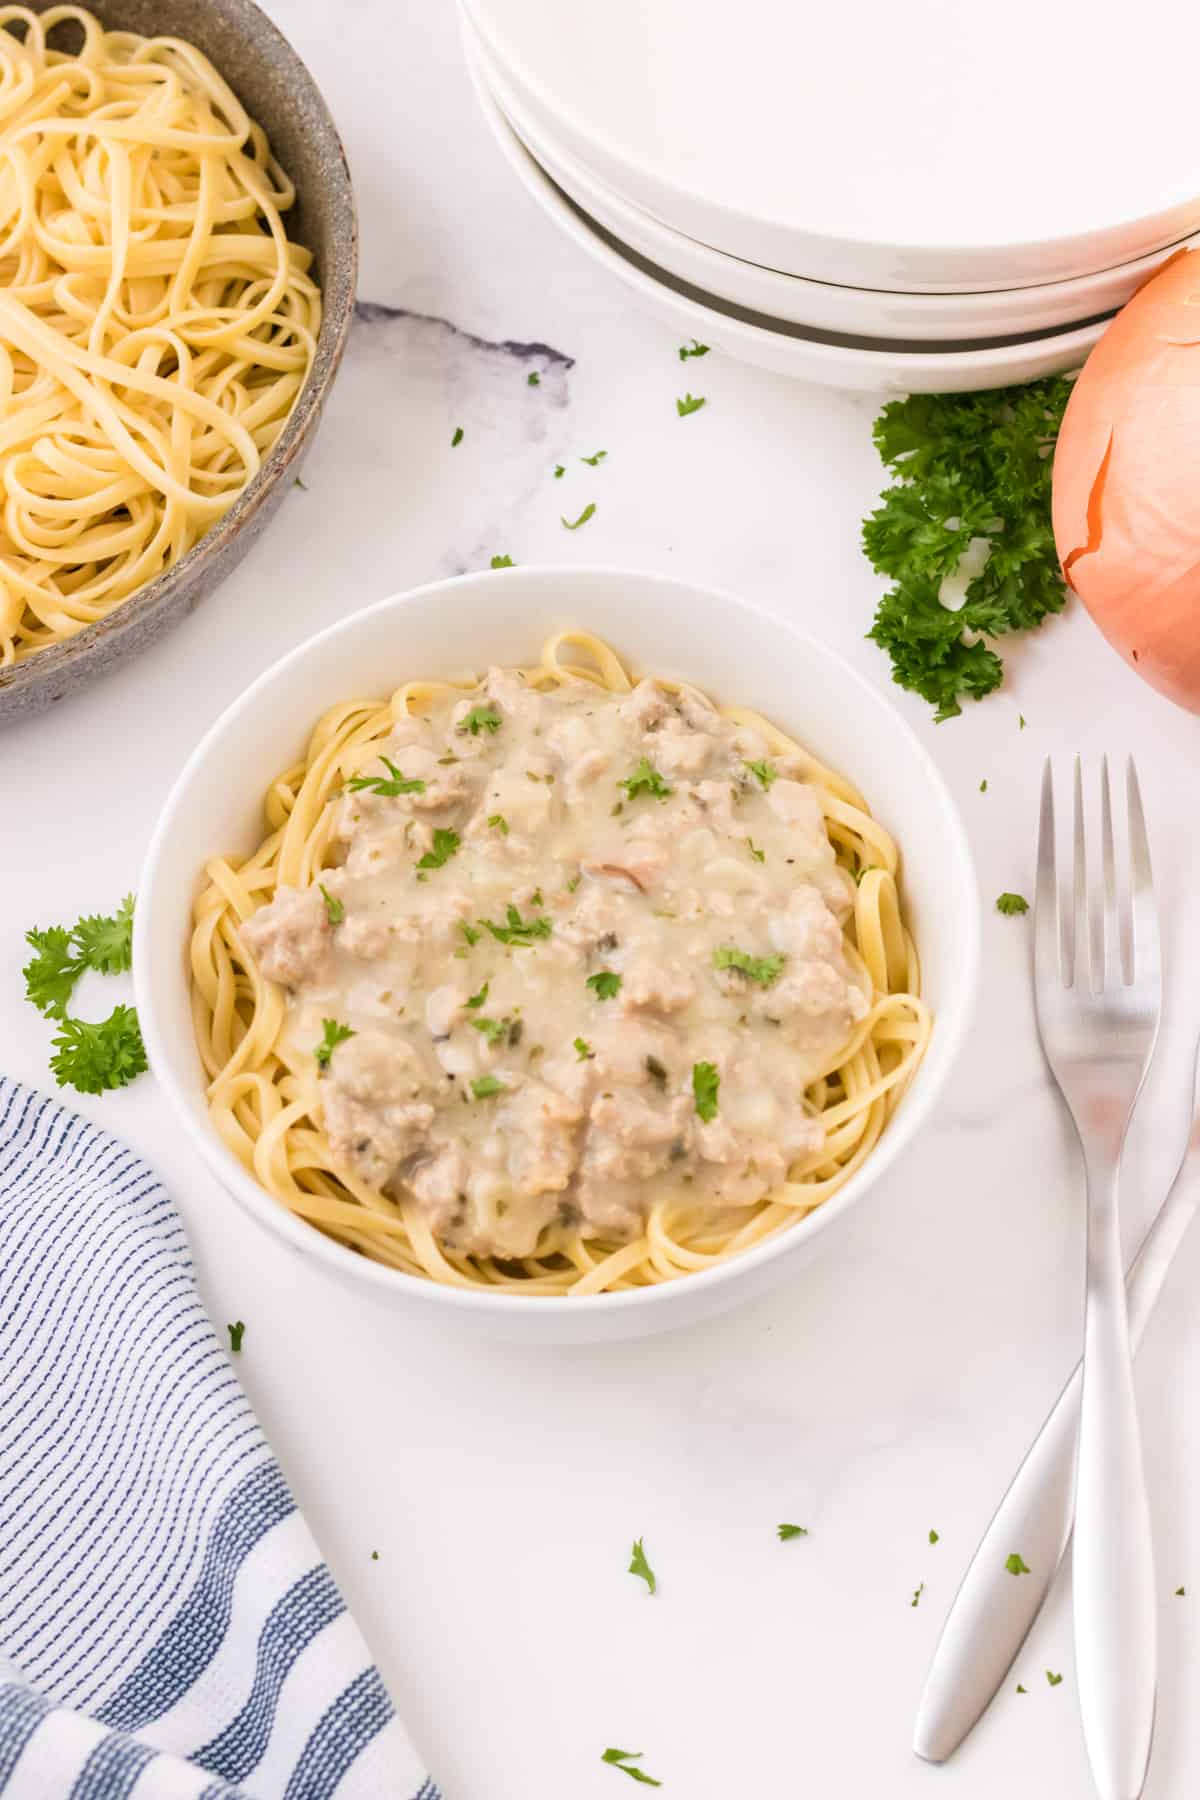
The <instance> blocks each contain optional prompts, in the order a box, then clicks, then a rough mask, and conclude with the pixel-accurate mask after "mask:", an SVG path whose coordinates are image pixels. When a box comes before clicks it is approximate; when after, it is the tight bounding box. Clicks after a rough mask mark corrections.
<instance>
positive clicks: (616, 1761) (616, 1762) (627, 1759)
mask: <svg viewBox="0 0 1200 1800" xmlns="http://www.w3.org/2000/svg"><path fill="white" fill-rule="evenodd" d="M641 1756H642V1752H641V1751H640V1750H606V1751H605V1752H604V1754H603V1756H602V1757H601V1758H600V1761H601V1762H606V1763H612V1765H613V1767H614V1768H617V1769H620V1771H621V1773H622V1775H630V1776H632V1778H633V1780H634V1781H641V1782H644V1783H645V1785H646V1786H647V1787H661V1786H662V1782H661V1781H655V1779H654V1777H653V1775H647V1773H646V1771H645V1770H644V1769H635V1768H634V1767H633V1764H634V1763H635V1762H640V1760H641Z"/></svg>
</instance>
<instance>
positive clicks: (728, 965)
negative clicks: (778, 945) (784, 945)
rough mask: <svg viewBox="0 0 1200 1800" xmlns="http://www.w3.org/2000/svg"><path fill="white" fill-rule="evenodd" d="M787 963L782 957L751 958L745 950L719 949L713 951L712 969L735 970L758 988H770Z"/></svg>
mask: <svg viewBox="0 0 1200 1800" xmlns="http://www.w3.org/2000/svg"><path fill="white" fill-rule="evenodd" d="M786 961H787V958H786V957H783V956H751V955H749V953H748V952H747V951H745V950H732V949H721V950H714V951H713V968H714V969H736V970H737V972H738V974H739V975H744V976H745V977H746V979H747V980H748V981H757V983H758V985H759V986H760V987H770V986H771V983H772V982H774V981H778V980H779V974H780V971H781V969H782V968H783V965H784V963H785V962H786Z"/></svg>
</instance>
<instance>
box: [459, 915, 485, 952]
mask: <svg viewBox="0 0 1200 1800" xmlns="http://www.w3.org/2000/svg"><path fill="white" fill-rule="evenodd" d="M458 929H459V930H460V931H461V932H462V934H463V936H464V937H465V938H466V940H467V942H468V944H470V945H471V946H472V948H474V946H475V945H476V944H477V943H478V942H479V938H480V933H479V932H478V931H476V929H475V927H474V926H473V925H468V924H467V921H466V920H465V919H460V920H459V922H458Z"/></svg>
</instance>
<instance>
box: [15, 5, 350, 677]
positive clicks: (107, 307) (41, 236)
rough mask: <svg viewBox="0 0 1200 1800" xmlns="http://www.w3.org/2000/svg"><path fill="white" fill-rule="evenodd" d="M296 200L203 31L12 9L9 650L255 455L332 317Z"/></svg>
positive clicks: (66, 617) (214, 514) (87, 617)
mask: <svg viewBox="0 0 1200 1800" xmlns="http://www.w3.org/2000/svg"><path fill="white" fill-rule="evenodd" d="M63 42H69V43H70V46H71V47H70V48H69V49H63V48H60V47H58V46H59V45H60V44H61V43H63ZM294 198H295V193H294V189H293V187H292V185H291V183H290V182H289V180H288V178H287V176H286V175H285V174H284V172H283V170H281V169H280V168H279V166H278V164H277V163H276V162H275V161H274V159H273V158H272V156H271V152H270V147H269V145H268V143H267V139H266V136H265V134H264V132H263V130H262V128H261V127H260V126H259V125H257V124H255V123H254V121H253V120H251V119H250V118H249V117H248V116H247V115H246V113H245V112H244V111H243V109H242V107H241V105H240V104H239V102H238V100H237V98H236V96H235V95H234V94H233V93H232V92H231V90H230V88H229V87H228V86H227V85H226V83H225V82H224V81H223V80H222V78H221V76H220V75H219V74H218V73H217V71H216V69H214V68H213V66H212V64H211V63H210V62H209V61H208V59H207V58H206V57H204V56H202V55H201V53H200V52H199V51H198V50H196V49H195V48H193V46H192V45H190V44H187V43H185V42H183V41H182V40H180V39H177V38H142V37H139V36H136V35H135V34H133V33H129V32H115V31H113V32H110V31H105V30H104V28H103V26H102V25H101V24H100V22H99V20H98V19H96V18H95V17H94V15H93V14H91V13H89V12H87V11H85V10H84V9H83V8H82V7H78V6H55V7H51V8H50V9H49V10H48V11H46V12H44V13H36V12H33V11H31V10H30V9H28V8H26V7H21V6H4V7H0V481H2V484H3V508H4V510H3V514H2V515H0V667H2V666H7V665H11V664H12V663H14V662H17V661H19V660H21V659H22V658H24V657H27V656H29V655H31V654H33V653H35V652H36V651H38V650H41V649H44V648H45V647H46V646H47V645H51V644H56V643H61V642H62V641H63V640H64V639H66V638H69V637H71V636H73V635H74V634H75V633H76V632H78V631H81V630H82V629H83V628H84V627H85V626H87V625H89V624H91V623H93V622H94V621H96V620H98V619H103V618H104V617H105V616H106V615H107V614H108V613H110V612H111V611H112V609H113V608H114V607H115V606H118V605H119V604H120V603H121V602H122V601H123V600H126V599H128V597H129V596H130V595H131V594H133V593H134V591H135V590H136V589H137V588H139V587H141V586H142V585H143V584H144V583H145V582H147V581H149V580H151V579H152V578H153V577H154V576H156V575H158V574H160V573H161V572H162V571H163V570H164V569H167V568H169V567H170V566H171V565H172V564H173V563H175V562H177V561H178V560H179V558H180V557H181V556H183V555H184V554H185V552H186V551H187V550H189V549H190V548H191V546H192V545H193V544H194V543H195V542H196V540H197V539H198V538H199V537H201V536H202V535H203V533H204V532H205V531H207V530H208V528H209V526H210V525H212V524H213V523H214V522H215V521H216V520H218V519H219V518H220V517H221V516H222V514H223V513H225V512H226V511H227V510H228V508H229V507H230V506H231V505H232V504H233V502H234V500H235V499H236V498H237V496H238V495H239V494H240V493H241V492H242V490H243V489H244V488H245V487H246V486H247V484H248V483H249V482H250V481H252V480H253V478H254V476H255V475H256V474H257V472H258V469H259V467H260V465H261V462H262V459H263V457H264V455H265V454H266V453H267V452H268V451H269V450H270V448H271V446H272V445H273V444H274V442H275V440H276V438H277V437H278V436H279V433H280V432H281V431H282V429H283V426H284V424H285V422H286V420H287V417H288V414H289V413H290V412H291V409H292V407H293V405H294V404H295V401H296V398H297V396H298V394H299V392H300V389H301V387H302V386H303V384H304V381H305V378H306V376H307V374H308V370H309V368H310V366H311V363H312V359H313V355H314V351H315V347H316V339H317V334H318V331H319V329H320V323H321V296H320V291H319V289H318V287H317V286H316V284H315V282H314V281H313V279H312V277H311V275H310V273H309V267H310V263H311V256H310V253H309V252H308V251H307V250H305V249H304V248H302V247H301V246H300V245H298V244H294V243H291V242H290V241H289V239H288V237H287V233H286V230H285V227H284V223H283V217H282V215H283V214H284V213H285V212H286V211H287V209H288V208H289V207H290V206H291V205H292V203H293V201H294Z"/></svg>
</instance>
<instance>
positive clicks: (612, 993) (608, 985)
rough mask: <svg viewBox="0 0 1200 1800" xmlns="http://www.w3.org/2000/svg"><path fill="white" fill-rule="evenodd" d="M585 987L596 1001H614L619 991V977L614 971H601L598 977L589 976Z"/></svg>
mask: <svg viewBox="0 0 1200 1800" xmlns="http://www.w3.org/2000/svg"><path fill="white" fill-rule="evenodd" d="M587 985H588V987H590V988H591V990H592V992H593V994H595V996H596V998H597V1000H615V999H616V997H617V995H618V994H619V993H620V991H621V977H620V976H619V975H618V974H617V972H616V970H615V969H601V970H600V972H599V974H598V975H589V976H588V978H587Z"/></svg>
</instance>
